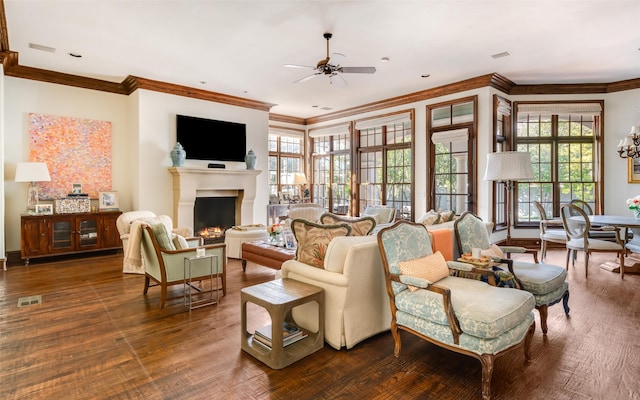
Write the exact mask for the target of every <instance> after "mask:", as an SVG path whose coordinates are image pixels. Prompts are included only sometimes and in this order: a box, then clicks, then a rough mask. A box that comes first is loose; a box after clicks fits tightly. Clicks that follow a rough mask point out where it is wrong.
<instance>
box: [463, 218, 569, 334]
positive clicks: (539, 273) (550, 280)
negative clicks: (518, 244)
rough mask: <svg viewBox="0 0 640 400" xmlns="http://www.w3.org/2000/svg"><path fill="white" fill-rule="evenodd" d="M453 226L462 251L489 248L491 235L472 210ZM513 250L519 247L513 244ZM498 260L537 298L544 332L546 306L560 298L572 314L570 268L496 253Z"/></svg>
mask: <svg viewBox="0 0 640 400" xmlns="http://www.w3.org/2000/svg"><path fill="white" fill-rule="evenodd" d="M454 229H455V232H456V239H457V240H458V248H459V249H460V252H461V253H463V254H464V253H471V249H472V248H474V247H476V248H480V249H483V250H487V249H489V248H490V247H491V245H490V244H489V236H488V235H487V230H486V229H485V225H484V222H483V221H482V219H480V218H479V217H477V216H476V215H474V214H473V213H471V212H469V211H466V212H464V213H463V214H462V215H461V216H460V217H459V218H458V219H457V220H456V221H455V222H454ZM510 249H511V250H512V252H516V251H517V248H514V247H511V248H510ZM495 258H496V261H499V262H501V263H504V264H505V265H506V266H507V268H508V269H509V271H510V272H511V273H512V274H513V275H514V276H515V278H516V280H517V281H518V283H519V284H520V286H521V288H522V289H523V290H525V291H527V292H529V293H531V294H533V296H534V298H535V301H536V308H537V309H538V312H539V313H540V326H541V328H542V333H543V334H546V333H547V309H548V307H549V306H552V305H554V304H556V303H558V302H560V300H562V306H563V307H564V312H565V314H566V315H569V283H568V282H567V271H566V270H565V269H564V268H562V267H559V266H557V265H551V264H544V263H538V262H535V263H528V262H523V261H514V260H511V259H507V258H503V257H501V255H497V254H496V255H495Z"/></svg>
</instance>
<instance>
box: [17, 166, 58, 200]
mask: <svg viewBox="0 0 640 400" xmlns="http://www.w3.org/2000/svg"><path fill="white" fill-rule="evenodd" d="M15 181H16V182H31V184H30V185H29V189H28V190H27V211H34V210H35V208H36V204H38V185H37V184H36V182H49V181H51V176H50V175H49V170H48V169H47V164H46V163H43V162H19V163H18V165H17V166H16V178H15Z"/></svg>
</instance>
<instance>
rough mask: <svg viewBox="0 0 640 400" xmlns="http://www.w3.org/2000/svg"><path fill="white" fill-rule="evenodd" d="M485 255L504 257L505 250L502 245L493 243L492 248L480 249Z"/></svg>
mask: <svg viewBox="0 0 640 400" xmlns="http://www.w3.org/2000/svg"><path fill="white" fill-rule="evenodd" d="M480 254H482V255H483V256H489V257H491V258H504V252H503V251H502V249H501V248H500V247H498V246H497V245H495V244H492V245H491V247H490V248H488V249H484V250H481V251H480Z"/></svg>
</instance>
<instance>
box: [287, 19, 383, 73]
mask: <svg viewBox="0 0 640 400" xmlns="http://www.w3.org/2000/svg"><path fill="white" fill-rule="evenodd" d="M323 36H324V38H325V39H326V40H327V56H326V58H324V59H322V60H320V61H318V63H317V64H316V66H315V67H311V66H306V65H296V64H285V67H289V68H308V69H313V70H315V71H316V72H315V73H313V74H311V75H309V76H305V77H303V78H300V79H298V80H296V81H294V82H293V83H301V82H306V81H307V80H309V79H311V78H313V77H315V76H317V75H327V76H329V83H331V84H333V83H334V82H333V79H332V78H333V77H337V78H338V79H337V81H336V83H337V84H338V85H339V86H344V85H347V81H345V80H344V78H342V76H340V75H341V74H343V73H346V74H373V73H375V72H376V68H375V67H343V66H341V61H342V58H344V57H345V55H344V54H341V53H333V55H330V52H329V39H331V37H332V36H333V35H332V34H331V33H329V32H325V33H324V34H323ZM385 58H387V59H388V57H385Z"/></svg>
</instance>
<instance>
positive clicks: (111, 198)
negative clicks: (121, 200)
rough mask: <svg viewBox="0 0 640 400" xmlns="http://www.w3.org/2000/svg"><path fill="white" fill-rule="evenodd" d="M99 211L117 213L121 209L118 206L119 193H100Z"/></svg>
mask: <svg viewBox="0 0 640 400" xmlns="http://www.w3.org/2000/svg"><path fill="white" fill-rule="evenodd" d="M98 209H99V210H100V211H117V210H119V209H120V205H119V204H118V192H99V194H98Z"/></svg>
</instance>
